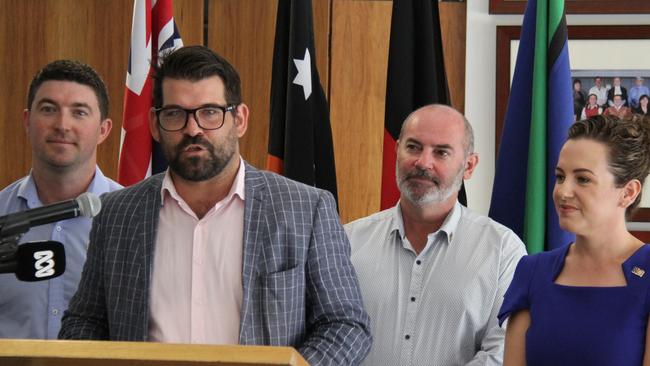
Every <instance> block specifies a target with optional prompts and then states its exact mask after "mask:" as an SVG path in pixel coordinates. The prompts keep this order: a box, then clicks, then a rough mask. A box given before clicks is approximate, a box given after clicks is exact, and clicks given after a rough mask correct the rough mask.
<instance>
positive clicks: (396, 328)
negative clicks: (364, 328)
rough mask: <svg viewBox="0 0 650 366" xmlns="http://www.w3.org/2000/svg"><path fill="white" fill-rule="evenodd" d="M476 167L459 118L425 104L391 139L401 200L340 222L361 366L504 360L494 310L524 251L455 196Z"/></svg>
mask: <svg viewBox="0 0 650 366" xmlns="http://www.w3.org/2000/svg"><path fill="white" fill-rule="evenodd" d="M477 164H478V155H477V154H476V153H474V137H473V132H472V127H471V126H470V124H469V123H468V122H467V120H466V119H465V118H464V117H463V115H461V114H460V113H459V112H458V111H456V110H455V109H453V108H450V107H447V106H443V105H429V106H425V107H422V108H420V109H418V110H416V111H415V112H413V113H412V114H411V115H410V116H409V117H408V118H407V119H406V121H405V122H404V124H403V126H402V131H401V132H400V136H399V139H398V141H397V167H396V170H397V174H396V175H397V185H398V187H399V190H400V201H399V202H398V204H397V205H396V206H395V207H392V208H390V209H387V210H384V211H382V212H379V213H376V214H374V215H370V216H368V217H365V218H362V219H360V220H357V221H354V222H351V223H349V224H347V225H345V231H346V233H347V234H348V238H349V239H350V244H351V246H352V256H351V258H352V264H353V265H354V267H355V270H356V271H357V276H358V278H359V284H360V285H361V293H362V295H363V302H364V305H365V308H366V311H367V312H368V314H369V315H370V321H371V323H370V324H371V326H370V329H372V332H373V339H374V340H373V347H372V349H371V350H370V354H368V357H367V358H366V359H365V361H364V365H373V366H375V365H402V366H407V365H408V366H411V365H436V366H456V365H494V366H497V365H501V363H502V360H503V341H504V336H505V330H504V329H502V328H500V327H499V326H498V324H497V318H496V316H497V313H498V311H499V308H500V307H501V303H502V301H503V294H504V293H505V291H506V289H507V288H508V285H509V284H510V280H511V279H512V275H513V273H514V270H515V267H516V265H517V262H518V261H519V258H521V257H522V256H523V255H524V254H525V249H524V245H523V243H522V242H521V240H519V238H518V237H517V235H515V234H514V233H513V232H512V231H511V230H510V229H508V228H506V227H505V226H503V225H501V224H499V223H497V222H495V221H493V220H491V219H490V218H488V217H486V216H483V215H479V214H478V213H475V212H473V211H472V210H470V209H468V208H467V207H464V206H462V205H460V203H458V201H457V198H458V190H459V188H460V187H461V183H462V182H463V179H469V178H470V177H471V175H472V172H473V171H474V168H475V167H476V165H477Z"/></svg>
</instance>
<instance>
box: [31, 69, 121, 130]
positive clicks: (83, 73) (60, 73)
mask: <svg viewBox="0 0 650 366" xmlns="http://www.w3.org/2000/svg"><path fill="white" fill-rule="evenodd" d="M50 80H56V81H73V82H75V83H79V84H82V85H86V86H89V87H90V88H91V89H92V90H93V91H94V92H95V96H96V97H97V104H98V105H99V113H100V116H101V119H102V120H104V119H106V117H108V102H109V98H108V90H107V89H106V84H104V81H103V80H102V78H101V77H100V76H99V74H97V71H95V70H94V69H93V68H92V67H90V66H88V65H86V64H84V63H82V62H79V61H76V60H56V61H52V62H50V63H49V64H47V65H45V66H44V67H43V68H42V69H40V70H39V71H38V72H37V73H36V75H34V78H33V79H32V82H31V83H30V84H29V92H28V93H27V109H30V108H31V107H32V103H33V102H34V98H35V97H36V92H38V89H39V88H40V87H41V85H42V84H43V83H44V82H46V81H50Z"/></svg>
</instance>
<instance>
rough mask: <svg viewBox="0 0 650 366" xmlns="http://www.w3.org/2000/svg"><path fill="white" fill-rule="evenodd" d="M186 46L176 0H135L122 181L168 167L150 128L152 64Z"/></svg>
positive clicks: (144, 175)
mask: <svg viewBox="0 0 650 366" xmlns="http://www.w3.org/2000/svg"><path fill="white" fill-rule="evenodd" d="M182 46H183V41H182V40H181V36H180V34H179V32H178V28H177V27H176V23H175V22H174V9H173V2H172V0H157V1H155V0H153V1H152V0H135V2H134V5H133V24H132V26H131V51H130V53H129V67H128V71H127V74H126V92H125V94H124V117H123V120H122V145H121V148H120V163H119V172H118V181H119V182H120V183H121V184H122V185H124V186H129V185H132V184H134V183H137V182H139V181H141V180H142V179H144V178H146V177H147V176H149V175H151V174H152V173H154V174H155V173H158V172H161V171H163V170H165V169H166V167H167V162H166V161H165V158H164V157H163V155H162V152H161V151H160V149H159V148H158V146H157V143H156V142H155V141H154V140H153V138H152V137H151V133H150V132H149V122H148V113H149V110H150V109H151V106H152V80H151V75H150V74H151V71H152V70H151V65H152V62H157V60H158V57H159V55H161V54H163V53H165V52H170V51H172V50H175V49H177V48H180V47H182Z"/></svg>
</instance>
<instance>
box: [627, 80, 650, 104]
mask: <svg viewBox="0 0 650 366" xmlns="http://www.w3.org/2000/svg"><path fill="white" fill-rule="evenodd" d="M644 94H645V95H647V96H649V97H650V89H648V87H647V86H645V85H641V86H636V85H635V86H633V87H631V88H630V92H629V93H628V98H630V104H631V105H632V107H633V108H639V98H640V97H641V96H642V95H644Z"/></svg>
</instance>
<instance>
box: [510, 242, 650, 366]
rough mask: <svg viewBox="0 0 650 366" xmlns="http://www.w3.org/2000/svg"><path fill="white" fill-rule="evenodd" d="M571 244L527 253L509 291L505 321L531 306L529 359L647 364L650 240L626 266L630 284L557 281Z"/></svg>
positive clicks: (530, 363)
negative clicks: (606, 285)
mask: <svg viewBox="0 0 650 366" xmlns="http://www.w3.org/2000/svg"><path fill="white" fill-rule="evenodd" d="M568 250H569V245H567V246H564V247H561V248H558V249H555V250H552V251H549V252H544V253H539V254H536V255H531V256H526V257H523V258H522V259H521V260H520V261H519V264H518V265H517V269H516V271H515V274H514V277H513V279H512V283H511V284H510V287H509V288H508V291H507V292H506V294H505V295H504V301H503V305H502V306H501V310H500V311H499V324H502V323H503V321H504V320H505V319H506V318H507V317H508V316H509V315H510V314H511V313H514V312H516V311H519V310H524V309H528V310H529V311H530V318H531V324H530V327H529V328H528V331H527V332H526V363H527V365H528V366H535V365H553V366H557V365H592V366H593V365H608V366H609V365H641V363H642V362H643V353H644V350H645V334H646V327H647V324H648V314H649V312H650V305H649V299H648V287H649V286H650V245H648V244H646V245H644V246H642V247H641V248H639V249H638V250H637V251H636V252H634V254H632V256H630V258H628V259H627V260H626V261H625V262H624V263H623V265H622V267H623V274H624V275H625V280H626V281H627V286H619V287H579V286H564V285H558V284H555V283H554V281H555V279H556V278H557V276H558V275H559V274H560V272H561V270H562V267H563V266H564V259H565V257H566V255H567V252H568Z"/></svg>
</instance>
